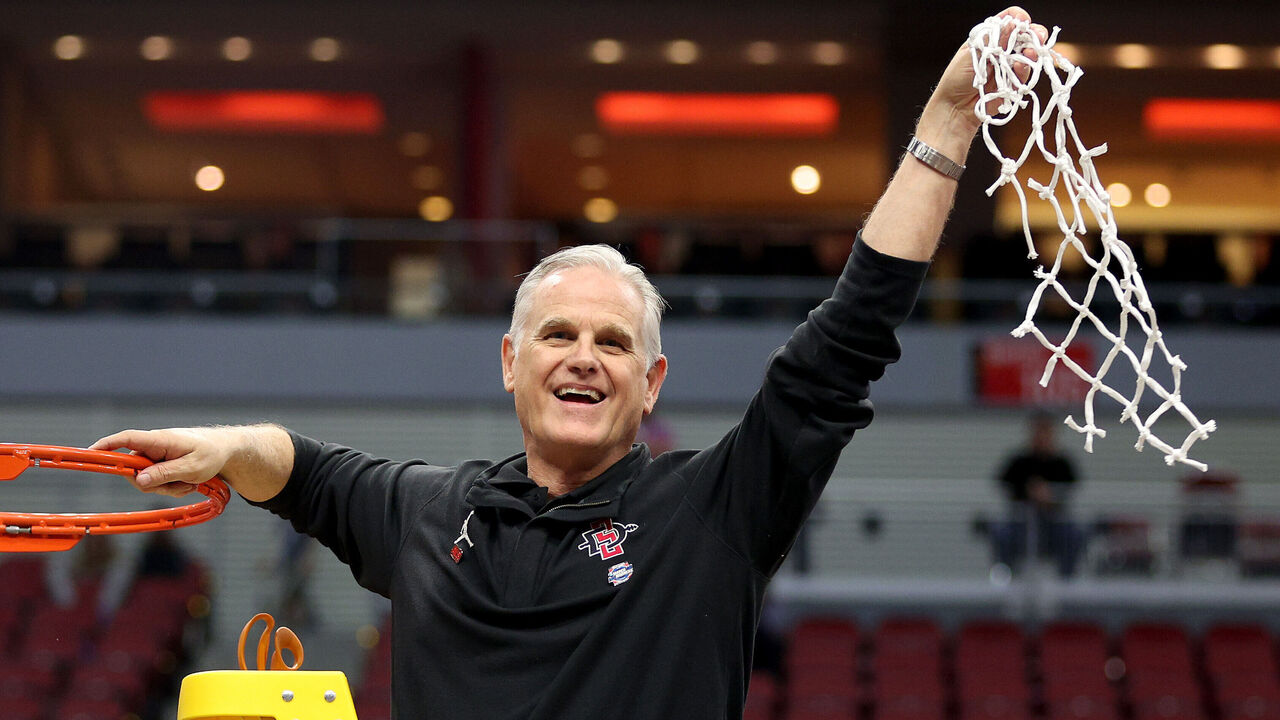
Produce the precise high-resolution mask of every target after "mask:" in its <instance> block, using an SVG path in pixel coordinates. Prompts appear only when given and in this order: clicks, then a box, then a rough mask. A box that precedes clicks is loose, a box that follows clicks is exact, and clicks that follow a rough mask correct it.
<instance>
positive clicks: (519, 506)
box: [466, 443, 650, 522]
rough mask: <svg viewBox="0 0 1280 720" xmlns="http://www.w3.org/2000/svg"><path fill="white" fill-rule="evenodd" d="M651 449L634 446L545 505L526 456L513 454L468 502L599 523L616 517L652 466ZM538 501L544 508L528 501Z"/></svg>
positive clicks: (478, 483)
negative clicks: (633, 485) (644, 470)
mask: <svg viewBox="0 0 1280 720" xmlns="http://www.w3.org/2000/svg"><path fill="white" fill-rule="evenodd" d="M649 459H650V456H649V446H647V445H645V444H644V443H637V444H635V445H632V446H631V451H630V452H628V453H627V454H626V455H625V456H623V457H622V459H621V460H618V462H616V463H614V464H613V465H611V466H609V468H608V469H607V470H605V471H604V472H603V473H600V474H599V475H598V476H596V477H595V478H594V479H592V480H590V481H588V482H587V483H586V484H584V485H582V487H579V488H576V489H574V490H573V491H571V492H568V493H566V494H564V495H562V496H560V497H558V498H555V499H554V500H552V501H551V502H549V503H546V504H545V505H543V504H542V503H543V502H545V498H546V492H547V491H546V489H545V488H542V487H540V486H538V485H537V484H536V483H534V482H533V480H530V479H529V475H528V469H529V463H528V459H527V458H526V457H525V454H524V453H520V454H519V455H513V456H511V457H509V458H507V459H506V460H501V461H499V462H496V463H494V464H493V465H491V466H489V467H488V468H486V469H485V470H484V471H483V472H481V473H480V475H479V476H477V477H476V479H475V480H473V481H472V483H471V487H470V488H469V489H468V490H467V495H466V502H467V504H468V505H471V506H472V507H477V508H479V507H495V508H506V509H511V510H515V511H517V512H521V513H524V514H525V515H527V516H529V517H530V518H532V517H535V516H539V517H546V518H548V519H554V520H561V521H564V522H581V521H583V520H600V519H603V518H612V517H616V516H617V513H618V505H620V504H621V503H620V501H621V500H622V496H623V495H624V494H625V493H626V491H627V488H628V487H630V485H631V482H632V480H634V479H635V477H636V475H638V474H639V472H640V470H641V469H642V468H644V466H645V465H647V464H648V463H649ZM531 498H537V499H538V500H539V502H536V503H535V504H536V505H541V506H542V509H541V510H539V511H536V512H535V510H534V507H533V506H532V505H530V502H529V500H530V499H531Z"/></svg>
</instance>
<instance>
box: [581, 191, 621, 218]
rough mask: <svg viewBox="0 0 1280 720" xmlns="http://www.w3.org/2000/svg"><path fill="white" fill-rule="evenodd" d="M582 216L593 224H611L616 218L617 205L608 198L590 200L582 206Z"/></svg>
mask: <svg viewBox="0 0 1280 720" xmlns="http://www.w3.org/2000/svg"><path fill="white" fill-rule="evenodd" d="M582 215H583V217H585V218H586V219H588V220H590V221H591V222H593V223H607V222H613V221H614V219H616V218H617V217H618V204H617V203H615V202H614V201H612V200H610V199H609V198H602V197H597V198H591V199H590V200H588V201H587V202H586V203H584V204H583V206H582Z"/></svg>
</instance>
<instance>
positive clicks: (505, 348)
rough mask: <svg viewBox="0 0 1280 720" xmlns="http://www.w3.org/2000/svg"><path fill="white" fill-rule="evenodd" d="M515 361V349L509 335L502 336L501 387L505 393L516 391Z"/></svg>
mask: <svg viewBox="0 0 1280 720" xmlns="http://www.w3.org/2000/svg"><path fill="white" fill-rule="evenodd" d="M515 361H516V348H515V345H514V344H513V342H512V340H511V336H510V335H503V336H502V387H503V388H505V389H506V391H507V392H509V393H513V392H515V391H516V371H515V367H514V363H515Z"/></svg>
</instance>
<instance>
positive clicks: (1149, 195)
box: [1142, 183, 1173, 208]
mask: <svg viewBox="0 0 1280 720" xmlns="http://www.w3.org/2000/svg"><path fill="white" fill-rule="evenodd" d="M1142 199H1143V200H1146V201H1147V204H1148V205H1150V206H1151V207H1155V208H1162V207H1166V206H1167V205H1168V204H1169V202H1170V201H1172V200H1173V193H1172V192H1170V191H1169V186H1168V185H1165V184H1164V183H1151V184H1150V185H1148V186H1147V189H1146V190H1143V191H1142Z"/></svg>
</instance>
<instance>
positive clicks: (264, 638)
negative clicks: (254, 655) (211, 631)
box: [236, 613, 302, 670]
mask: <svg viewBox="0 0 1280 720" xmlns="http://www.w3.org/2000/svg"><path fill="white" fill-rule="evenodd" d="M259 620H265V621H266V622H267V627H266V628H264V629H263V631H262V635H261V636H260V637H259V638H258V669H259V670H297V669H298V668H300V667H302V641H301V640H299V639H298V636H297V635H295V634H294V632H293V631H292V630H290V629H289V628H287V627H285V626H283V625H281V626H280V628H279V629H277V630H276V633H275V638H276V648H275V650H274V651H272V650H271V629H272V628H274V627H275V626H276V619H275V618H273V617H271V613H258V614H257V615H254V616H253V618H252V619H250V620H249V622H247V623H245V625H244V629H243V630H241V631H240V643H239V644H238V645H237V646H236V660H237V661H239V663H240V669H241V670H248V669H249V668H248V667H247V666H246V665H245V662H244V644H245V641H246V640H247V639H248V637H249V628H251V627H253V624H254V623H256V622H258V621H259ZM285 651H288V652H289V654H290V655H292V656H293V664H292V665H286V664H285V663H284V655H283V654H284V652H285ZM268 655H270V658H271V662H270V665H268V663H267V656H268Z"/></svg>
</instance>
